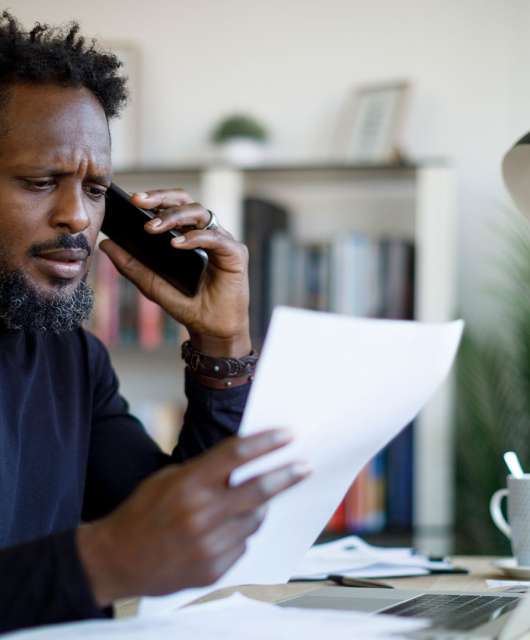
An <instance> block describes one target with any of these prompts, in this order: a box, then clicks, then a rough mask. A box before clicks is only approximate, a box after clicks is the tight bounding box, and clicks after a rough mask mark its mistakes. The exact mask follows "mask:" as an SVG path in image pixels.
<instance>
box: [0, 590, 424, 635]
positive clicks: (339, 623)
mask: <svg viewBox="0 0 530 640" xmlns="http://www.w3.org/2000/svg"><path fill="white" fill-rule="evenodd" d="M425 626H426V622H424V621H422V620H412V619H410V618H409V619H405V618H397V617H393V616H383V615H370V614H366V613H356V612H352V611H331V610H314V609H295V608H281V607H277V606H275V605H272V604H268V603H265V602H257V601H256V600H251V599H249V598H245V597H244V596H242V595H241V594H239V593H237V594H234V595H232V596H230V597H229V598H223V599H222V600H216V601H214V602H208V603H206V604H200V605H195V606H192V607H189V608H186V609H181V610H179V611H178V612H175V613H172V614H170V615H165V616H158V617H155V618H148V619H145V618H144V619H139V618H132V619H129V620H115V621H106V622H81V623H76V624H68V625H54V626H50V627H44V628H41V629H37V630H35V631H28V632H21V633H17V634H13V635H11V634H9V635H8V636H4V637H5V638H6V640H7V639H9V640H74V639H83V638H87V639H90V638H94V639H96V638H97V640H125V639H126V640H155V639H156V640H175V639H176V638H178V640H212V639H213V638H215V640H248V639H249V638H252V640H287V639H289V640H291V639H292V638H304V640H322V638H325V637H337V638H340V637H345V638H351V637H354V638H363V640H384V639H389V638H392V639H393V640H396V638H397V637H403V636H401V635H400V634H403V635H405V634H408V633H409V632H411V631H415V630H417V629H421V628H423V627H425ZM339 634H340V635H339Z"/></svg>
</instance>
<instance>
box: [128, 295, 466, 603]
mask: <svg viewBox="0 0 530 640" xmlns="http://www.w3.org/2000/svg"><path fill="white" fill-rule="evenodd" d="M462 329H463V323H462V322H461V321H457V322H453V323H448V324H420V323H415V322H401V321H385V320H362V319H356V318H351V317H349V316H342V315H335V314H329V313H320V312H314V311H306V310H300V309H291V308H286V307H279V308H277V309H276V310H275V311H274V314H273V317H272V320H271V325H270V327H269V331H268V334H267V339H266V341H265V345H264V348H263V351H262V354H261V358H260V362H259V365H258V370H257V375H256V378H255V381H254V383H253V386H252V390H251V393H250V396H249V400H248V403H247V407H246V410H245V414H244V416H243V422H242V425H241V433H242V434H251V433H255V432H257V431H261V430H263V429H266V428H270V427H273V426H284V427H290V428H291V430H292V431H293V432H294V434H295V440H294V442H293V443H292V444H290V445H289V446H288V447H285V448H284V449H282V450H281V451H278V452H274V453H273V454H270V455H268V456H266V457H263V458H261V459H259V460H257V461H254V462H252V463H250V464H248V465H246V466H245V467H242V468H241V469H239V470H237V472H236V474H235V477H234V478H233V481H234V482H235V483H237V482H241V481H242V480H244V479H246V478H248V477H250V476H253V475H255V474H256V473H259V472H262V471H264V470H266V469H270V468H272V467H274V466H277V465H280V464H284V463H287V462H289V461H292V460H304V461H307V462H308V463H309V464H310V465H311V467H312V468H313V470H314V471H313V474H312V475H311V476H310V477H309V478H308V479H306V480H305V481H304V482H302V483H301V484H299V485H298V486H296V487H293V488H291V489H290V490H288V491H287V492H285V493H284V494H282V495H280V496H278V497H277V498H275V499H274V500H273V501H272V502H271V504H270V506H269V511H268V514H267V516H266V518H265V522H264V523H263V525H262V527H261V528H260V530H259V531H258V532H257V533H256V534H255V535H254V536H253V537H252V538H251V539H250V541H249V544H248V547H247V552H246V553H245V555H244V556H243V557H242V558H241V559H240V560H239V561H238V562H237V563H236V564H235V565H234V566H233V567H232V568H231V569H230V570H229V571H228V572H227V573H226V574H225V575H224V576H223V577H222V578H221V579H220V580H219V581H218V582H217V583H216V584H215V585H212V586H211V587H208V588H206V589H193V590H185V591H182V592H179V593H177V594H173V595H171V596H165V597H161V598H144V599H143V600H142V602H141V605H140V612H141V614H142V615H151V614H156V613H161V612H164V611H170V610H171V609H174V608H175V607H178V606H180V605H181V604H183V603H185V602H189V601H190V600H192V599H194V598H196V597H199V596H201V595H204V593H205V592H207V591H211V590H212V589H217V588H221V587H224V586H233V585H239V584H249V583H254V584H271V583H283V582H286V581H287V580H288V579H289V578H290V577H291V576H292V575H294V573H295V570H296V568H297V567H298V566H299V564H300V562H301V560H302V558H303V557H304V555H305V553H306V552H307V550H308V549H309V548H310V547H311V545H312V544H313V542H314V541H315V539H316V538H317V536H318V535H319V533H320V532H321V531H322V529H323V528H324V526H325V524H326V522H327V521H328V520H329V518H330V517H331V515H332V513H333V511H334V510H335V508H336V507H337V506H338V504H339V503H340V501H341V499H342V497H343V496H344V494H345V493H346V491H347V489H348V488H349V486H350V485H351V483H352V482H353V480H354V478H355V477H356V476H357V474H358V473H359V471H360V470H361V469H362V467H363V466H364V465H365V464H366V463H367V462H368V461H369V460H370V459H371V458H372V457H373V456H374V455H375V454H376V453H377V452H378V451H380V450H381V449H382V448H383V447H384V446H385V445H386V444H387V443H388V442H389V441H390V440H391V439H392V438H393V437H394V436H395V435H396V434H397V433H398V432H399V431H400V430H401V429H402V428H403V427H405V426H406V425H407V424H409V422H411V420H412V419H413V418H414V417H415V416H416V414H417V413H418V412H419V410H420V409H421V408H422V407H423V406H424V405H425V403H426V402H427V401H428V400H429V398H430V397H431V396H432V394H433V393H434V391H435V390H436V389H437V388H438V387H439V385H440V384H441V383H442V381H443V380H444V378H445V377H446V376H447V373H448V372H449V369H450V367H451V364H452V362H453V360H454V357H455V354H456V351H457V348H458V344H459V341H460V337H461V334H462ZM183 553H185V549H183Z"/></svg>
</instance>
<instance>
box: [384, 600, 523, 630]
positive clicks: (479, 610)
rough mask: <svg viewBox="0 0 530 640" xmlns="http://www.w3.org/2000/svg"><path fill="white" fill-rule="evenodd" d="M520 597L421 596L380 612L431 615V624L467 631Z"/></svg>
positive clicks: (418, 615) (394, 614) (510, 606)
mask: <svg viewBox="0 0 530 640" xmlns="http://www.w3.org/2000/svg"><path fill="white" fill-rule="evenodd" d="M519 601H520V598H509V597H499V596H493V595H491V596H458V595H442V594H432V595H428V594H425V595H422V596H418V597H416V598H413V599H412V600H407V601H406V602H401V603H400V604H398V605H396V606H393V607H390V608H389V609H384V610H383V611H382V612H380V613H385V614H389V615H393V616H401V617H403V618H429V619H430V620H431V622H432V626H433V627H436V628H440V629H447V630H450V631H452V630H454V631H468V630H470V629H474V628H476V627H479V626H481V625H483V624H485V623H486V622H490V621H491V620H496V619H497V618H498V617H499V616H501V615H502V614H504V613H506V612H508V611H511V610H512V609H514V608H515V607H516V606H517V604H518V603H519Z"/></svg>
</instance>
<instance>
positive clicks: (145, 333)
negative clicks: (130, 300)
mask: <svg viewBox="0 0 530 640" xmlns="http://www.w3.org/2000/svg"><path fill="white" fill-rule="evenodd" d="M138 339H139V342H140V346H141V347H142V349H147V350H148V351H152V350H153V349H157V348H158V347H159V346H160V344H161V343H162V309H161V307H160V306H159V305H157V304H156V303H155V302H152V301H151V300H149V299H148V298H146V297H145V296H144V295H143V294H142V293H140V292H138Z"/></svg>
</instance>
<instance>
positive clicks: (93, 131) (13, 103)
mask: <svg viewBox="0 0 530 640" xmlns="http://www.w3.org/2000/svg"><path fill="white" fill-rule="evenodd" d="M0 123H1V125H3V126H5V128H6V129H7V132H6V133H3V134H0V284H1V279H2V277H3V278H4V282H7V281H6V276H9V277H12V276H15V280H16V282H18V285H17V286H18V288H19V289H20V284H21V283H24V286H25V287H26V289H27V292H29V293H30V294H31V295H32V296H33V297H35V296H36V299H37V300H38V302H39V304H42V303H46V301H49V302H50V303H51V304H52V305H55V306H57V305H58V304H59V305H60V304H61V303H62V302H65V303H71V302H72V296H75V295H76V292H77V293H79V291H80V289H81V288H82V286H83V285H84V280H85V279H86V274H87V272H88V268H89V263H90V257H89V256H90V255H93V252H94V248H95V243H96V238H97V234H98V232H99V229H100V226H101V223H102V221H103V215H104V212H105V189H106V187H107V186H108V185H109V184H110V181H111V158H110V138H109V131H108V125H107V120H106V117H105V114H104V112H103V109H102V107H101V105H100V104H99V102H98V101H97V99H96V98H95V97H94V96H93V95H92V94H91V93H90V92H89V91H88V90H86V89H73V88H62V87H58V86H55V85H40V86H39V85H29V84H28V85H25V84H20V85H15V86H13V88H12V89H11V90H10V92H9V99H8V101H7V104H6V105H5V107H4V108H3V110H2V113H1V114H0ZM15 289H16V287H15ZM0 292H1V293H2V294H3V298H5V297H6V296H7V294H6V293H5V288H4V290H2V288H1V287H0ZM17 295H18V294H17ZM7 302H8V301H6V300H5V299H2V297H0V307H1V306H5V304H6V303H7Z"/></svg>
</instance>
